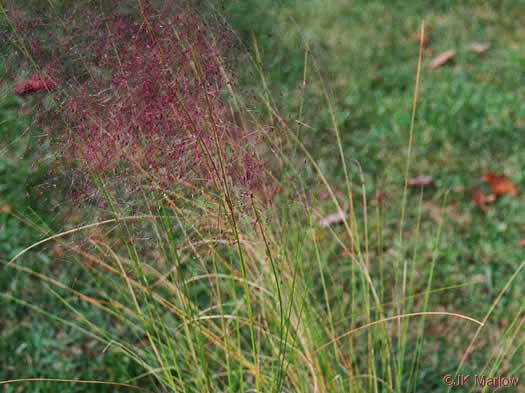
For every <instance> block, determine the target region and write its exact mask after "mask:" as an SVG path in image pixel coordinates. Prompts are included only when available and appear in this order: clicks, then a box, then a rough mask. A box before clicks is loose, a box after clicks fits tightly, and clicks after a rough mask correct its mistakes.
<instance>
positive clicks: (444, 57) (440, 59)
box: [430, 49, 456, 70]
mask: <svg viewBox="0 0 525 393" xmlns="http://www.w3.org/2000/svg"><path fill="white" fill-rule="evenodd" d="M454 56H456V51H455V50H454V49H449V50H447V51H445V52H443V53H440V54H439V55H437V56H436V57H434V58H433V59H432V61H431V62H430V69H431V70H433V69H434V68H438V67H441V66H442V65H444V64H445V63H448V62H449V61H450V60H452V59H453V58H454Z"/></svg>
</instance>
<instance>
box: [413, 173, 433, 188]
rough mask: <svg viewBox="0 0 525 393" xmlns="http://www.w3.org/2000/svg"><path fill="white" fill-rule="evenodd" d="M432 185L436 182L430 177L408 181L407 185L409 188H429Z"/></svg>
mask: <svg viewBox="0 0 525 393" xmlns="http://www.w3.org/2000/svg"><path fill="white" fill-rule="evenodd" d="M432 183H434V180H432V178H431V177H430V176H419V177H414V178H413V179H408V181H407V185H408V186H409V187H417V186H421V187H424V186H429V185H431V184H432Z"/></svg>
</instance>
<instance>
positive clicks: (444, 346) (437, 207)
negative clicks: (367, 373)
mask: <svg viewBox="0 0 525 393" xmlns="http://www.w3.org/2000/svg"><path fill="white" fill-rule="evenodd" d="M227 13H228V17H229V20H230V22H231V23H232V26H233V30H234V31H236V32H238V34H239V37H240V39H241V41H242V43H243V45H245V46H246V48H248V49H250V50H251V51H252V55H254V54H255V50H254V41H255V42H256V43H257V46H258V50H259V51H260V53H261V67H262V69H263V71H264V77H265V80H266V84H267V86H268V88H269V90H270V91H271V93H272V94H271V96H272V97H273V99H274V102H275V104H276V105H277V106H278V107H279V108H280V109H281V112H282V113H283V114H284V115H285V116H287V117H288V119H289V121H290V122H291V123H294V124H296V126H297V127H298V128H297V129H298V132H299V135H300V136H301V138H302V140H303V141H304V142H306V144H307V146H308V147H309V148H310V151H311V152H312V154H313V155H314V156H315V158H317V159H318V160H319V163H320V165H321V168H322V169H323V170H324V171H325V173H326V175H327V176H328V178H329V181H330V182H331V183H332V184H333V185H334V186H335V188H336V189H339V190H340V191H341V194H340V196H341V198H342V199H344V197H343V195H344V190H345V185H344V175H343V170H342V166H341V162H340V160H339V159H338V157H339V153H338V147H337V144H336V138H335V134H334V132H333V128H334V127H333V125H332V121H331V116H330V111H329V106H328V105H327V101H326V98H325V96H324V95H325V93H324V92H327V93H328V95H329V97H330V100H331V104H332V106H333V113H334V114H335V119H336V123H337V126H338V128H339V131H340V135H341V139H342V144H343V147H344V154H345V157H346V160H347V162H348V163H349V171H350V174H351V177H352V180H353V181H354V183H355V186H356V189H359V188H360V185H361V182H360V175H359V169H358V168H359V166H360V167H361V168H362V171H363V174H364V180H365V182H364V184H365V186H366V195H367V198H368V200H369V207H368V210H369V215H371V216H372V215H373V214H375V213H373V212H374V210H375V207H374V206H373V204H372V203H371V202H372V201H373V199H374V196H376V195H381V197H382V198H384V207H383V211H382V213H381V214H382V225H381V226H382V230H383V236H384V239H383V241H384V245H383V246H384V247H383V249H384V250H385V251H384V253H385V261H386V263H387V265H388V264H389V263H390V264H391V265H390V270H394V269H397V268H399V266H398V265H396V264H395V261H396V260H397V258H398V256H399V253H401V254H402V255H405V253H406V255H407V256H408V255H412V254H410V253H409V252H408V250H414V249H417V250H419V253H418V255H417V256H416V258H417V259H418V261H419V262H418V263H419V265H418V270H419V271H418V274H420V275H421V279H422V281H421V282H422V284H421V285H423V280H424V278H425V277H427V275H428V273H429V272H428V268H427V267H426V266H430V263H429V262H430V260H431V252H430V249H431V247H432V244H433V241H434V239H435V238H436V233H437V231H438V223H439V222H442V225H443V227H442V233H441V239H440V246H439V256H438V259H437V264H436V271H435V272H434V274H435V276H434V283H433V287H434V288H445V287H449V286H455V285H465V284H469V283H470V284H472V283H474V284H472V285H467V286H465V287H462V288H460V289H452V290H447V291H444V292H440V293H439V294H437V295H435V296H432V297H431V303H432V306H431V307H430V309H435V310H448V311H455V312H462V313H465V314H467V315H470V316H473V317H475V318H479V319H482V318H483V317H484V316H485V314H486V313H487V311H488V309H489V307H490V304H491V303H492V302H493V301H494V300H495V298H496V296H497V295H498V293H499V291H500V290H501V289H502V288H503V286H504V285H505V283H506V282H507V280H508V279H509V278H510V277H511V275H512V274H513V273H514V272H515V271H516V269H518V267H519V265H520V264H521V263H522V261H523V259H524V257H525V253H524V249H523V248H520V246H519V241H520V239H521V238H524V237H525V209H524V202H525V197H524V194H523V189H524V188H525V171H524V169H525V101H524V97H525V84H524V83H523V82H524V81H525V69H524V67H523V64H524V60H525V47H524V42H523V37H524V36H525V30H524V28H523V26H525V24H524V23H525V3H524V2H519V1H518V2H511V1H503V2H496V1H491V2H474V1H471V2H461V4H459V3H458V2H454V1H441V2H432V1H422V2H421V1H382V2H371V1H352V2H347V1H339V0H334V1H320V0H312V1H301V2H299V1H297V2H295V1H279V2H278V1H242V2H240V1H237V2H234V3H231V4H230V6H229V8H228V9H227ZM423 23H424V25H425V27H426V31H427V34H428V31H429V30H430V29H431V30H432V31H431V33H430V39H429V41H428V44H427V46H426V47H425V48H424V50H423V61H422V72H421V80H420V90H419V96H418V102H417V112H416V118H415V127H414V140H413V148H412V156H411V164H410V169H409V172H408V173H409V176H408V177H409V178H415V177H418V176H430V177H431V178H432V179H433V185H431V186H429V187H426V188H425V189H424V190H423V192H422V194H421V189H420V188H419V187H416V188H410V189H409V194H408V210H407V212H406V215H407V217H406V219H405V222H404V226H403V233H404V237H405V239H406V240H405V243H404V246H403V249H400V248H399V247H397V246H398V239H399V224H400V212H401V209H400V205H401V200H402V192H403V184H404V177H405V169H406V162H407V153H408V140H409V129H410V118H411V109H412V101H413V94H414V86H415V79H416V67H417V59H418V50H419V43H418V42H417V40H416V38H417V36H418V32H419V31H420V29H421V26H422V24H423ZM254 38H255V39H254ZM474 43H480V44H486V45H488V49H487V50H486V51H485V52H484V53H476V52H475V51H473V50H472V48H471V47H472V44H474ZM450 49H454V50H455V52H456V54H455V56H454V58H453V59H452V60H451V61H450V62H448V63H446V64H444V65H442V66H441V67H438V68H435V69H433V70H431V69H430V67H429V64H430V62H431V61H432V59H433V58H434V57H435V56H437V55H439V54H440V53H442V52H444V51H447V50H450ZM306 50H308V60H307V63H306V64H307V67H306V87H303V84H302V82H303V77H304V73H305V51H306ZM246 81H247V82H246V83H248V84H250V83H253V84H255V85H257V84H258V83H259V81H258V80H257V76H254V75H252V74H249V75H246ZM260 95H261V96H264V93H263V91H262V89H261V91H260ZM301 103H303V108H302V112H300V108H301ZM264 110H265V109H264V107H262V108H261V111H262V112H264ZM300 113H301V116H299V115H300ZM296 120H299V121H300V122H301V123H303V124H305V125H304V126H303V125H300V124H298V123H297V121H296ZM354 161H355V162H358V164H359V166H358V165H356V164H354ZM305 173H308V168H306V169H305ZM310 173H311V182H312V183H313V184H318V183H319V181H318V180H317V179H318V178H317V176H316V175H315V174H314V173H313V171H311V172H310ZM485 173H495V174H505V175H506V176H507V177H508V178H509V179H510V180H511V182H512V183H513V184H515V185H516V186H517V187H518V189H519V190H520V192H519V193H518V195H517V196H516V197H512V196H510V195H506V196H503V197H501V198H500V199H498V200H497V201H496V202H495V203H493V204H492V205H490V209H489V211H488V212H487V213H483V212H482V211H481V210H480V209H479V208H478V207H477V206H476V205H475V204H474V203H473V201H472V200H471V192H472V191H473V190H474V189H475V188H476V187H480V189H481V190H482V191H483V192H484V193H486V194H488V192H489V191H490V190H489V187H488V186H487V185H486V184H483V183H482V182H481V181H480V178H481V176H482V175H483V174H485ZM320 190H322V187H320ZM360 197H361V196H360V195H358V198H360ZM420 197H422V203H421V205H420V203H419V201H420ZM370 205H371V206H370ZM330 209H332V210H330ZM420 209H421V213H422V218H421V220H422V222H421V227H420V229H418V227H417V217H418V213H419V211H420ZM330 212H333V207H328V208H327V210H326V213H330ZM361 213H362V211H361ZM372 221H373V220H371V223H370V225H372V226H374V225H375V223H373V222H372ZM371 232H373V230H372V231H371ZM417 233H419V237H418V238H416V234H417ZM373 243H374V239H371V244H372V245H371V248H374V247H376V248H377V242H376V244H373ZM333 248H334V250H333V254H332V257H331V258H329V263H330V265H331V266H334V265H335V266H341V264H340V263H338V262H335V261H340V259H341V256H340V254H339V252H338V249H337V246H336V245H334V246H333ZM376 253H377V252H376ZM377 254H379V253H377ZM378 259H379V258H378V257H377V256H376V258H372V261H373V262H372V263H374V261H375V262H376V263H375V266H376V269H377V260H378ZM425 261H427V262H428V263H425ZM342 265H343V266H344V264H342ZM328 269H331V270H332V274H331V276H332V277H337V276H338V274H337V269H341V268H338V267H336V268H334V267H332V268H328ZM339 273H340V275H339V276H342V275H344V273H345V272H344V271H340V272H339ZM390 274H392V275H393V274H394V273H393V272H392V271H391V272H390ZM522 283H523V273H521V276H518V278H517V279H516V280H515V282H514V284H513V285H512V286H511V287H510V289H508V290H507V291H506V292H505V294H504V297H503V300H502V302H501V303H500V304H499V306H498V307H497V308H496V309H495V311H494V313H493V314H492V315H491V317H490V318H489V324H490V328H488V329H485V334H484V336H483V337H482V338H481V339H480V342H483V344H480V347H481V348H485V350H486V352H485V351H478V352H477V353H476V354H474V355H473V356H472V358H473V359H474V358H476V357H477V360H478V361H479V362H476V361H475V360H472V363H470V364H469V366H470V367H472V369H476V367H479V366H480V365H481V364H483V362H484V361H486V360H487V359H488V358H487V356H488V355H490V354H491V353H492V352H491V351H493V350H495V349H494V348H491V347H490V345H489V343H490V342H494V340H495V339H496V337H501V335H502V334H503V331H504V330H505V329H506V328H507V327H508V324H509V320H510V319H511V318H512V316H515V315H516V313H518V312H520V310H521V311H523V295H524V291H523V285H522ZM419 289H420V290H424V288H419ZM347 312H350V310H349V309H348V310H347ZM428 323H429V324H430V325H433V326H431V327H429V329H428V333H427V334H428V335H427V338H426V340H427V341H429V344H428V345H429V347H428V348H427V351H426V353H427V354H428V357H427V358H426V359H425V360H424V362H423V364H424V366H422V371H421V372H422V373H423V374H429V375H434V376H435V378H431V380H432V381H434V382H435V381H437V380H438V377H439V375H441V374H443V373H445V372H446V371H450V370H455V367H456V366H457V364H458V362H459V357H460V355H459V353H461V352H462V350H464V348H465V340H468V338H470V337H471V336H472V334H473V330H474V329H473V328H472V327H471V326H469V327H467V326H462V325H461V324H454V329H453V330H450V327H448V328H445V327H444V326H441V325H440V323H439V322H437V321H435V322H434V323H432V322H428ZM452 332H453V333H452ZM519 343H520V345H521V350H520V349H519V348H520V347H519V346H518V349H517V350H516V352H515V356H514V363H512V362H511V363H512V364H513V365H514V367H516V365H518V364H519V356H520V355H519V354H520V351H522V350H523V344H524V340H523V335H521V341H519ZM424 352H425V351H424ZM423 357H425V355H423ZM509 367H510V365H509ZM443 375H444V374H443ZM429 381H430V379H429ZM434 387H436V388H437V387H438V385H435V386H434ZM421 388H423V386H421ZM427 389H428V391H432V389H433V388H432V387H431V386H427Z"/></svg>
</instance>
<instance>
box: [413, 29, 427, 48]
mask: <svg viewBox="0 0 525 393" xmlns="http://www.w3.org/2000/svg"><path fill="white" fill-rule="evenodd" d="M431 34H432V28H431V27H426V28H425V30H424V32H423V40H421V32H417V33H414V34H412V35H411V36H410V39H412V40H413V41H416V42H418V43H422V44H423V47H425V48H426V47H427V46H428V43H429V42H430V36H431Z"/></svg>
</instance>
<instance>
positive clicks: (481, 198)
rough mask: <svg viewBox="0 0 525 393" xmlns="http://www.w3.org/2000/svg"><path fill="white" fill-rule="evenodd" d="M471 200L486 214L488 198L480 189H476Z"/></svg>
mask: <svg viewBox="0 0 525 393" xmlns="http://www.w3.org/2000/svg"><path fill="white" fill-rule="evenodd" d="M470 199H472V201H473V202H474V203H475V204H476V205H477V206H478V207H479V208H480V209H481V211H483V212H486V211H487V210H488V207H487V197H486V196H485V194H483V192H482V191H481V190H480V189H479V188H477V187H476V188H474V190H473V191H472V194H471V195H470Z"/></svg>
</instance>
